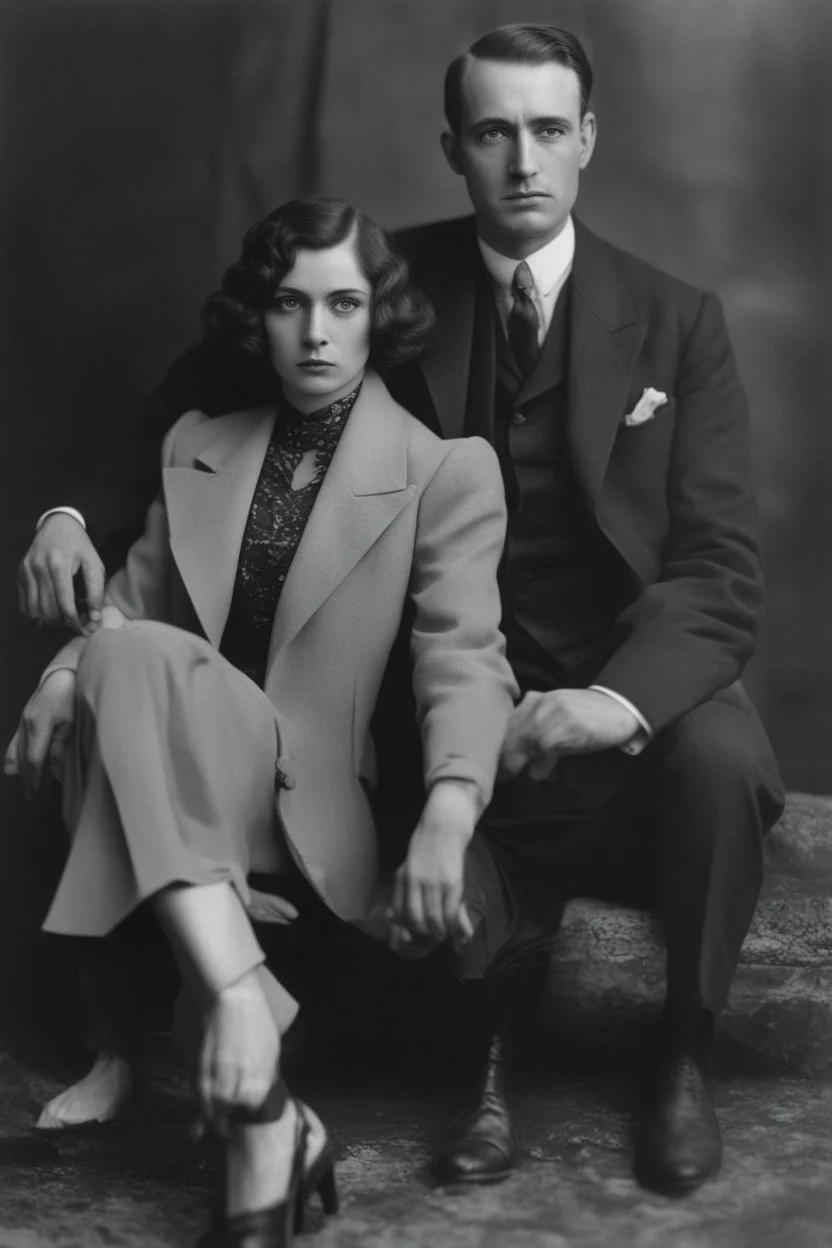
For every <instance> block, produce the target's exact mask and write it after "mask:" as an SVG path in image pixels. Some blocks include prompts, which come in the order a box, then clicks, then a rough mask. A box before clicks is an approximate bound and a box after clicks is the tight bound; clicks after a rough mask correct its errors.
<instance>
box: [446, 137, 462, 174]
mask: <svg viewBox="0 0 832 1248" xmlns="http://www.w3.org/2000/svg"><path fill="white" fill-rule="evenodd" d="M442 151H443V152H444V153H445V159H446V160H447V162H448V164H449V165H450V166H451V168H452V169H453V171H454V173H458V174H460V175H461V174H462V173H463V169H462V161H461V160H460V158H459V143H458V142H457V137H456V135H455V134H451V132H450V130H445V131H444V132H443V134H442Z"/></svg>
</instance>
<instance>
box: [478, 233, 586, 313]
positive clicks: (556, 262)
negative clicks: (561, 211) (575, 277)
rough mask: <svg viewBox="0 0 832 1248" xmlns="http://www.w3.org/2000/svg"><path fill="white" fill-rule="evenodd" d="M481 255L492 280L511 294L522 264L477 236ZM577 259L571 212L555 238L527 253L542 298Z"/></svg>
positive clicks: (562, 277)
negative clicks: (517, 269) (517, 270)
mask: <svg viewBox="0 0 832 1248" xmlns="http://www.w3.org/2000/svg"><path fill="white" fill-rule="evenodd" d="M477 244H478V246H479V249H480V255H481V256H482V259H483V264H484V265H485V267H486V269H487V270H488V273H489V275H490V277H491V279H492V281H493V282H494V283H495V284H496V285H497V286H498V287H499V289H500V290H502V291H504V292H506V293H508V292H510V291H511V284H512V282H513V281H514V271H515V269H516V268H517V265H518V264H519V261H518V260H512V259H511V257H510V256H504V255H502V254H501V253H500V252H499V251H495V250H494V248H493V247H490V246H489V245H488V243H486V242H484V240H483V239H481V238H480V237H479V235H478V236H477ZM574 258H575V225H574V222H573V221H572V216H571V214H570V215H569V216H568V217H567V218H566V224H565V225H564V227H563V229H562V230H561V232H560V234H558V235H557V237H556V238H553V239H552V241H551V242H550V243H546V244H545V246H543V247H541V248H540V249H539V250H538V251H533V252H532V254H531V255H530V256H526V264H527V265H528V266H529V268H530V269H531V271H532V277H533V278H534V288H535V290H536V291H537V293H538V294H539V295H541V296H542V297H543V298H545V297H546V295H548V294H550V293H551V292H552V291H553V290H554V289H555V287H556V286H557V285H558V283H559V282H562V281H563V279H564V277H565V276H566V274H567V273H568V272H569V270H570V269H571V268H572V261H573V260H574Z"/></svg>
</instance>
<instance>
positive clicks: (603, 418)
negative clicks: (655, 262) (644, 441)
mask: <svg viewBox="0 0 832 1248" xmlns="http://www.w3.org/2000/svg"><path fill="white" fill-rule="evenodd" d="M576 229H577V241H576V247H575V262H574V265H573V270H572V314H571V327H570V337H569V415H568V425H567V427H568V437H569V444H570V447H571V450H572V455H573V459H574V464H575V470H576V472H577V476H578V480H579V481H580V483H581V485H582V487H583V489H584V490H585V492H586V494H587V495H588V497H589V499H590V500H591V502H592V503H593V504H597V502H598V498H599V495H600V493H601V486H602V483H603V479H604V473H605V471H606V467H607V463H608V461H609V457H610V452H611V451H612V446H613V442H614V441H615V437H616V433H617V432H618V425H619V422H620V420H621V416H622V414H623V412H624V411H625V410H626V403H627V396H628V391H629V388H630V381H631V378H632V374H633V370H634V368H635V365H636V361H637V359H638V356H639V352H640V351H641V347H642V344H643V342H644V337H645V333H646V326H645V325H644V324H643V323H640V322H639V321H638V319H637V316H636V313H635V310H634V308H633V305H632V302H631V300H630V297H629V294H628V292H627V289H626V287H625V285H624V283H623V282H622V280H621V279H620V278H619V276H618V274H617V272H616V270H615V268H614V266H613V263H612V260H611V258H610V256H609V255H608V253H607V252H606V250H605V248H604V246H603V244H602V243H600V242H599V241H598V240H597V239H595V238H594V236H593V235H592V234H590V233H589V232H588V231H587V230H585V229H584V228H583V227H580V226H578V224H577V222H576Z"/></svg>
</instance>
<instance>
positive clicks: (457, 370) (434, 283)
mask: <svg viewBox="0 0 832 1248" xmlns="http://www.w3.org/2000/svg"><path fill="white" fill-rule="evenodd" d="M478 262H479V253H478V251H477V243H476V232H475V229H474V223H473V218H471V225H470V231H469V232H468V233H467V234H466V236H465V238H464V240H463V242H462V245H461V246H460V247H459V249H458V251H456V252H455V254H453V255H446V256H437V257H436V258H435V267H433V268H432V269H431V271H430V272H429V273H420V274H419V275H418V281H419V285H420V286H421V287H422V288H423V289H424V291H425V294H426V295H427V296H428V297H429V299H430V300H431V302H432V303H433V306H434V308H435V309H436V337H435V339H434V342H433V343H432V344H431V346H430V347H429V348H428V350H427V351H426V353H425V355H424V358H423V359H422V361H421V365H422V372H423V373H424V377H425V381H426V382H427V386H428V390H429V391H430V396H431V399H432V400H433V405H434V407H435V409H436V414H437V417H438V418H439V425H440V428H441V430H442V436H443V437H445V438H460V437H462V435H463V432H464V424H465V406H466V400H467V397H468V373H469V368H470V360H471V348H472V345H473V339H474V305H475V295H476V273H477V266H478Z"/></svg>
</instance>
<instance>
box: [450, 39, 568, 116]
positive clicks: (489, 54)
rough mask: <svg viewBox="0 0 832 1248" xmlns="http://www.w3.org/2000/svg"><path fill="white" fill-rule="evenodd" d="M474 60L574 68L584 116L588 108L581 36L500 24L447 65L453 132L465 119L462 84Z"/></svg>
mask: <svg viewBox="0 0 832 1248" xmlns="http://www.w3.org/2000/svg"><path fill="white" fill-rule="evenodd" d="M472 61H503V62H504V63H505V64H509V65H546V64H547V63H548V62H549V61H554V62H555V63H556V64H558V65H563V66H565V68H566V69H571V70H574V72H575V73H576V74H577V77H578V84H579V86H580V91H581V116H582V117H583V115H584V113H585V112H586V110H587V108H588V107H589V96H590V92H591V91H592V66H591V65H590V63H589V60H588V58H587V55H586V52H584V49H583V47H582V46H581V42H580V40H579V39H576V37H575V36H574V35H572V34H570V33H569V31H568V30H561V29H560V28H559V27H558V26H536V25H531V24H528V23H525V22H523V23H515V24H514V25H512V26H498V27H497V29H496V30H490V31H489V32H488V34H487V35H483V36H482V38H480V39H477V41H476V43H472V44H471V46H470V48H469V49H468V51H467V52H462V53H461V54H460V55H459V56H457V57H456V58H455V59H454V60H453V61H451V63H450V65H449V66H448V72H447V73H446V74H445V116H446V117H447V119H448V125H449V126H450V128H451V130H452V132H453V133H454V134H457V135H458V134H459V130H460V125H461V122H462V86H463V80H464V78H465V72H466V70H467V69H468V66H469V65H470V64H471V62H472Z"/></svg>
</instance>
